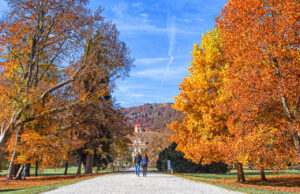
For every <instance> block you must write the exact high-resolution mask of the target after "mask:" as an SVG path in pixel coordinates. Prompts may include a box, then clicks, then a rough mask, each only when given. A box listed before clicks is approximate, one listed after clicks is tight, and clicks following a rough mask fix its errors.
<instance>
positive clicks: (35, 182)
mask: <svg viewBox="0 0 300 194" xmlns="http://www.w3.org/2000/svg"><path fill="white" fill-rule="evenodd" d="M106 174H109V173H101V174H89V175H60V176H41V177H26V180H25V181H23V180H10V181H7V180H6V177H0V191H1V190H2V191H4V190H18V189H25V188H31V187H37V186H42V185H49V184H55V183H63V182H68V181H76V180H83V179H88V178H92V177H95V176H102V175H106Z"/></svg>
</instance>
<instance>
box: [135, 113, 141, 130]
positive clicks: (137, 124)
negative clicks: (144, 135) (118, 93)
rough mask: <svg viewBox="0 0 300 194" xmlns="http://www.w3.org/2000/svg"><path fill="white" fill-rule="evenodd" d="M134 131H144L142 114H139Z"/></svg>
mask: <svg viewBox="0 0 300 194" xmlns="http://www.w3.org/2000/svg"><path fill="white" fill-rule="evenodd" d="M134 132H135V133H139V132H143V127H142V125H141V120H140V115H139V116H138V120H137V122H136V124H135V126H134Z"/></svg>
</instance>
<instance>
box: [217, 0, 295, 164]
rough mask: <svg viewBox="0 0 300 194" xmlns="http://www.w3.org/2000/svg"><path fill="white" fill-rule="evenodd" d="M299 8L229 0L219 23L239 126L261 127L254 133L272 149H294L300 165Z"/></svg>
mask: <svg viewBox="0 0 300 194" xmlns="http://www.w3.org/2000/svg"><path fill="white" fill-rule="evenodd" d="M299 9H300V7H299V3H298V2H297V1H294V0H287V1H286V0H284V1H283V0H276V1H275V0H272V1H265V0H255V1H250V0H246V1H238V0H231V1H228V3H227V4H226V6H225V7H224V9H223V10H222V13H221V16H220V18H219V19H218V28H219V29H220V31H221V42H222V47H223V50H224V55H225V57H226V60H227V61H228V69H227V71H226V77H227V79H228V81H227V82H226V89H227V91H230V93H231V94H232V95H233V98H232V100H233V101H232V103H233V104H232V106H231V107H233V108H234V109H235V110H234V111H235V113H237V115H238V116H239V119H241V120H242V122H241V123H240V130H239V131H241V133H247V131H248V129H254V128H256V129H260V130H261V131H260V132H259V133H260V134H261V135H259V136H258V137H251V138H257V141H261V140H262V139H268V141H269V143H268V144H269V145H268V146H269V148H270V147H272V148H273V147H274V146H273V145H274V143H273V141H277V142H278V141H281V142H282V144H281V145H282V146H280V147H278V149H282V151H284V152H285V154H284V153H282V154H283V155H286V156H290V157H291V156H292V155H293V154H294V155H295V154H296V155H297V163H298V167H299V170H300V147H299V146H300V140H299V114H298V112H299V98H300V94H299V86H300V82H299V75H300V71H299V62H300V61H299V60H300V57H299V42H300V38H299V14H298V13H299V11H300V10H299ZM258 121H259V122H258ZM250 131H251V130H250ZM248 132H249V131H248ZM270 134H274V135H270ZM291 139H293V142H294V145H291V144H290V143H289V142H290V141H289V140H291ZM246 142H247V141H245V142H243V143H246ZM265 145H266V144H265ZM287 148H288V149H287ZM262 160H264V159H262ZM285 163H286V162H285Z"/></svg>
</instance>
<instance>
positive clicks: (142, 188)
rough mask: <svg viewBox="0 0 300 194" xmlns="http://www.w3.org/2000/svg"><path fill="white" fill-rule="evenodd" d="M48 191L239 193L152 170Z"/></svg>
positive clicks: (105, 177)
mask: <svg viewBox="0 0 300 194" xmlns="http://www.w3.org/2000/svg"><path fill="white" fill-rule="evenodd" d="M47 193H218V194H220V193H222V194H223V193H224V194H225V193H238V192H234V191H229V190H226V189H222V188H219V187H216V186H213V185H210V184H205V183H200V182H194V181H191V180H187V179H183V178H180V177H176V176H172V175H168V174H163V173H156V172H150V173H149V174H148V176H147V177H143V176H140V177H137V176H136V175H135V174H134V172H129V171H127V172H122V173H118V174H109V175H105V176H99V177H96V178H93V179H89V180H85V181H81V182H79V183H75V184H72V185H68V186H64V187H60V188H58V189H55V190H52V191H50V192H47Z"/></svg>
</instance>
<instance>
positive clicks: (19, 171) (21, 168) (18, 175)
mask: <svg viewBox="0 0 300 194" xmlns="http://www.w3.org/2000/svg"><path fill="white" fill-rule="evenodd" d="M22 170H23V165H21V166H20V168H19V170H18V173H17V174H16V179H21V176H20V175H21V173H22Z"/></svg>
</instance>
